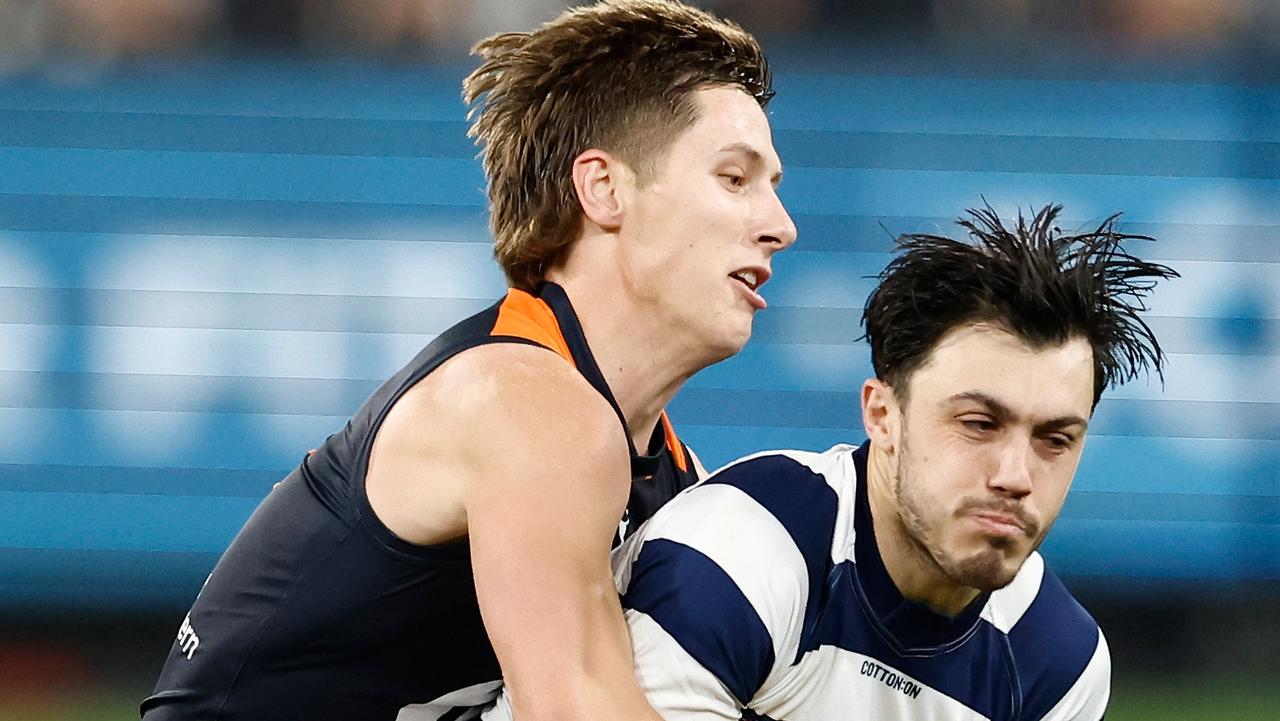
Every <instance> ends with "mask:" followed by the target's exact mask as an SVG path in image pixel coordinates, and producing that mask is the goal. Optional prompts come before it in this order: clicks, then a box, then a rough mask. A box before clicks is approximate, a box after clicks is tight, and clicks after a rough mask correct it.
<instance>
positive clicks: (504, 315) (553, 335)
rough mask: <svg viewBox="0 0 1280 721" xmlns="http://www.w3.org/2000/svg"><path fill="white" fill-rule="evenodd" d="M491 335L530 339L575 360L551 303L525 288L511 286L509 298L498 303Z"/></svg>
mask: <svg viewBox="0 0 1280 721" xmlns="http://www.w3.org/2000/svg"><path fill="white" fill-rule="evenodd" d="M489 335H491V336H493V335H506V336H513V337H516V338H524V339H525V340H531V341H533V342H535V343H540V344H541V345H544V346H546V347H548V348H550V349H551V350H553V351H555V352H556V353H558V354H560V357H562V358H564V359H565V360H567V361H569V362H570V363H573V362H574V361H573V353H571V352H569V344H568V343H566V342H565V340H564V334H563V333H561V332H560V324H559V323H557V322H556V314H555V313H553V312H552V311H551V306H549V305H547V303H546V301H544V300H542V299H541V298H535V297H533V296H532V295H529V294H528V293H526V292H524V291H523V290H518V289H516V288H512V289H511V290H508V291H507V297H506V298H504V299H503V300H502V305H500V306H498V320H497V321H496V322H494V324H493V329H492V330H490V331H489ZM574 365H575V366H576V365H577V364H576V363H574Z"/></svg>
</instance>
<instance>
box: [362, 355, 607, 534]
mask: <svg viewBox="0 0 1280 721" xmlns="http://www.w3.org/2000/svg"><path fill="white" fill-rule="evenodd" d="M619 453H620V454H621V456H620V457H621V459H622V460H623V461H625V459H626V437H625V435H624V433H623V430H622V427H621V424H620V423H619V422H618V419H617V416H616V415H615V414H614V412H613V409H612V408H611V407H610V406H609V404H608V402H607V401H605V399H604V398H603V397H602V396H601V395H600V394H599V393H597V392H596V391H595V389H594V388H592V387H591V385H590V384H589V383H588V382H587V381H586V379H585V378H583V377H582V375H581V374H580V373H578V371H577V370H576V369H575V368H574V367H573V366H572V365H571V364H570V363H568V362H567V361H565V360H564V359H563V358H561V357H560V356H558V355H556V354H555V353H553V352H551V351H549V350H547V349H545V348H541V347H538V346H531V345H525V344H516V343H494V344H489V345H484V346H479V347H476V348H471V349H468V350H467V351H464V352H462V353H459V354H458V355H457V356H455V357H453V358H451V359H450V360H448V361H447V362H445V363H444V364H443V365H442V366H441V367H440V368H438V369H436V370H435V371H434V372H432V373H431V374H430V375H428V376H427V377H426V378H424V379H423V380H422V381H420V382H419V383H417V384H416V385H415V386H414V387H413V388H411V389H410V390H409V391H408V392H406V393H405V394H404V396H402V397H401V398H400V400H398V401H397V402H396V403H395V405H394V406H392V408H391V410H390V412H389V413H388V414H387V417H386V419H385V420H384V421H383V423H382V426H381V427H380V428H379V430H378V433H377V436H376V437H375V440H374V446H373V451H372V453H371V455H370V460H369V470H368V473H367V475H366V479H365V482H366V490H367V493H368V496H369V501H370V504H371V505H372V506H373V509H374V512H375V513H376V514H377V516H378V518H379V519H380V520H381V521H382V523H383V524H384V525H386V526H387V527H388V528H389V529H390V530H391V531H392V532H394V533H395V534H396V535H398V536H400V537H401V538H404V539H405V540H408V541H410V542H413V543H420V544H432V543H440V542H444V541H447V540H452V539H454V538H458V537H461V536H463V535H465V534H466V533H467V511H466V500H467V497H468V494H469V493H471V492H473V491H474V490H475V487H476V486H477V484H486V485H488V486H500V485H501V484H503V483H511V482H520V481H521V479H524V478H534V477H535V476H536V473H535V471H536V470H537V469H541V468H544V467H546V466H547V465H548V463H549V461H551V462H554V464H555V465H556V466H570V467H572V466H579V465H581V464H593V463H594V464H600V465H601V466H603V467H611V466H613V465H615V462H616V461H617V459H618V458H619V455H618V454H619ZM522 469H523V471H524V472H523V473H521V470H522ZM561 470H562V472H572V470H573V469H572V468H569V467H566V468H562V469H561ZM627 478H628V480H629V477H627Z"/></svg>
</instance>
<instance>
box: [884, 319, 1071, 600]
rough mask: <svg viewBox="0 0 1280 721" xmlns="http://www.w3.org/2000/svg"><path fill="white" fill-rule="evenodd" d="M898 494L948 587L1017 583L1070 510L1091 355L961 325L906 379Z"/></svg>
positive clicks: (913, 532)
mask: <svg viewBox="0 0 1280 721" xmlns="http://www.w3.org/2000/svg"><path fill="white" fill-rule="evenodd" d="M908 396H909V397H908V399H907V407H906V408H905V409H904V411H905V412H904V414H903V415H902V416H901V419H902V420H901V423H902V426H901V430H900V436H899V447H900V453H899V454H897V458H898V468H897V474H896V478H895V488H894V495H895V497H896V501H897V505H898V508H899V511H900V515H901V518H902V522H903V526H904V527H905V529H906V531H907V535H908V536H909V538H910V539H912V540H913V541H914V543H915V545H916V546H917V547H918V548H919V549H920V550H921V551H923V552H924V553H925V554H926V555H927V557H928V558H929V559H931V561H932V562H933V563H934V564H936V566H937V568H938V569H939V570H941V572H942V574H943V575H944V576H946V577H947V578H949V579H950V580H951V581H952V582H954V583H956V584H958V585H961V586H965V587H969V588H976V589H979V590H983V591H990V590H994V589H997V588H1001V587H1003V586H1005V585H1007V584H1008V583H1009V582H1010V581H1012V580H1013V577H1014V576H1015V575H1016V574H1017V572H1018V569H1019V568H1021V566H1022V563H1023V561H1025V560H1026V558H1027V556H1028V555H1029V554H1030V553H1031V552H1032V551H1033V550H1035V548H1036V547H1037V546H1039V545H1040V542H1041V541H1042V540H1044V537H1045V534H1047V533H1048V532H1049V528H1050V526H1052V525H1053V522H1054V520H1056V519H1057V517H1058V512H1059V511H1060V510H1061V509H1062V502H1063V500H1064V499H1065V498H1066V495H1067V489H1068V488H1069V487H1070V486H1071V479H1072V477H1073V476H1074V475H1075V470H1076V464H1077V463H1078V462H1079V460H1080V453H1081V451H1082V450H1083V448H1084V440H1085V428H1086V426H1087V424H1088V418H1089V416H1090V412H1091V405H1092V401H1093V355H1092V350H1091V349H1090V347H1089V344H1088V343H1087V342H1086V341H1085V340H1084V339H1083V338H1074V339H1072V340H1070V341H1068V342H1067V343H1065V344H1063V345H1059V346H1049V347H1045V348H1040V349H1032V348H1031V347H1029V346H1027V345H1026V344H1025V343H1023V342H1022V341H1021V340H1020V339H1018V338H1017V337H1015V336H1013V335H1011V334H1010V333H1008V332H1006V331H1004V330H1002V329H999V328H996V327H993V326H990V325H986V324H972V325H967V326H962V327H960V328H957V329H955V330H953V331H951V332H950V333H948V334H947V335H945V336H943V338H942V340H941V341H940V342H939V343H938V345H937V347H936V348H935V349H934V351H933V353H932V355H931V356H930V358H929V359H928V361H927V362H926V363H925V365H924V366H922V367H921V368H920V369H919V370H917V371H916V372H915V373H914V374H912V375H911V377H910V379H909V393H908Z"/></svg>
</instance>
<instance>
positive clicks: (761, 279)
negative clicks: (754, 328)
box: [729, 265, 770, 310]
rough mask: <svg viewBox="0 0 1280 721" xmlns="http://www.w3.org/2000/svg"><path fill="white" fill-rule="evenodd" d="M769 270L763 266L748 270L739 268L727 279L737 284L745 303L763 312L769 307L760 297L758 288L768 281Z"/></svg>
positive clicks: (762, 297) (752, 267)
mask: <svg viewBox="0 0 1280 721" xmlns="http://www.w3.org/2000/svg"><path fill="white" fill-rule="evenodd" d="M769 275H770V273H769V269H768V268H765V267H763V266H758V265H757V266H751V267H749V268H739V269H738V270H735V271H733V272H732V273H730V274H729V277H730V278H732V279H733V280H735V281H736V282H737V285H738V288H739V289H740V290H741V291H742V294H743V296H745V297H746V299H747V302H748V303H750V304H751V306H752V307H753V308H755V309H756V310H764V309H765V308H767V307H769V304H768V303H767V302H765V299H764V296H762V295H760V292H759V289H760V286H762V285H764V284H765V281H767V280H769Z"/></svg>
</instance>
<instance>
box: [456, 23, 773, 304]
mask: <svg viewBox="0 0 1280 721" xmlns="http://www.w3.org/2000/svg"><path fill="white" fill-rule="evenodd" d="M472 53H473V54H476V55H479V56H480V57H481V58H483V62H482V63H481V64H480V67H478V68H476V69H475V71H473V72H472V73H471V74H470V75H469V76H467V78H466V80H464V81H463V83H462V97H463V99H464V100H465V101H466V103H467V104H468V105H469V106H471V109H470V112H469V113H468V118H469V119H471V120H472V126H471V129H470V130H469V131H468V135H470V136H471V137H472V138H475V140H476V143H477V145H479V146H481V149H482V151H481V152H482V155H483V158H484V170H485V174H486V175H487V176H488V180H489V204H490V210H491V214H492V219H491V226H492V229H493V234H494V255H495V256H496V257H497V259H498V263H499V264H500V265H501V266H502V269H503V271H504V272H505V273H506V274H507V279H508V281H509V282H510V283H511V285H513V286H514V287H517V288H521V289H525V290H530V289H532V288H533V287H534V286H535V285H537V284H538V283H539V282H540V281H542V279H543V277H544V272H545V270H546V269H548V268H551V267H554V266H555V265H556V264H557V263H559V262H560V261H561V260H562V259H563V257H564V255H565V253H566V252H567V251H568V248H569V245H570V244H571V243H572V242H573V240H574V239H575V238H576V236H577V233H578V231H579V228H580V227H581V221H582V215H581V214H582V209H581V206H580V205H579V204H578V199H577V194H576V192H575V190H574V186H573V178H572V176H571V172H572V166H573V161H574V159H575V158H576V157H577V156H578V155H580V154H581V153H582V152H584V151H586V150H588V149H590V148H599V149H601V150H604V151H606V152H609V153H612V154H614V155H616V156H617V157H619V158H620V159H621V160H622V161H623V162H625V163H626V164H627V165H628V166H630V167H631V169H632V170H633V171H635V172H636V173H637V175H638V177H639V180H640V182H644V180H645V178H646V177H647V175H648V174H649V173H651V172H652V171H653V169H654V168H656V167H657V164H658V162H659V160H661V158H662V155H663V152H664V151H665V150H666V149H667V147H668V146H669V145H670V142H671V141H672V140H673V139H674V138H675V137H676V136H677V135H678V134H679V133H680V131H682V130H684V129H685V128H687V127H689V126H690V125H692V124H693V123H694V122H695V121H696V120H697V110H698V109H697V106H696V104H695V103H694V100H693V97H692V94H693V92H694V91H696V90H699V89H702V88H705V87H710V86H717V85H721V86H730V87H739V88H742V90H743V91H744V92H746V93H747V94H749V95H751V96H752V97H753V98H755V99H756V101H757V102H759V103H760V106H761V107H764V106H765V105H766V104H767V103H768V102H769V100H770V98H772V97H773V89H772V81H771V77H770V73H769V68H768V65H767V64H766V61H765V57H764V53H763V51H762V50H761V49H760V45H759V44H758V43H757V42H756V40H755V38H753V37H752V36H751V35H750V34H748V33H747V32H746V31H744V30H743V29H742V28H740V27H739V26H737V25H735V24H734V23H732V22H729V21H726V20H722V19H719V18H716V17H714V16H712V15H710V14H708V13H706V12H703V11H702V10H698V9H697V8H693V7H690V6H688V5H685V4H683V3H681V2H676V1H675V0H612V1H609V0H606V1H605V2H600V3H597V4H594V5H590V6H587V7H581V8H576V9H573V10H569V11H566V12H565V13H564V14H562V15H561V16H560V17H558V18H556V19H555V20H553V21H551V22H549V23H547V24H545V25H543V26H542V27H541V28H538V29H537V30H534V31H532V32H518V33H502V34H499V35H494V36H493V37H490V38H487V39H485V40H482V41H480V43H479V44H477V45H476V46H475V48H474V49H473V50H472Z"/></svg>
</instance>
